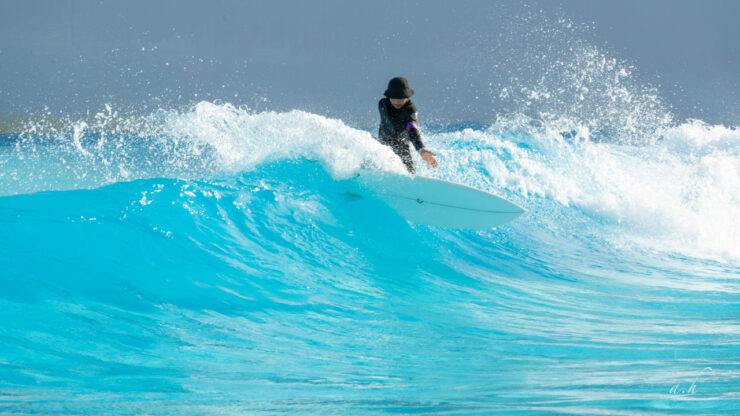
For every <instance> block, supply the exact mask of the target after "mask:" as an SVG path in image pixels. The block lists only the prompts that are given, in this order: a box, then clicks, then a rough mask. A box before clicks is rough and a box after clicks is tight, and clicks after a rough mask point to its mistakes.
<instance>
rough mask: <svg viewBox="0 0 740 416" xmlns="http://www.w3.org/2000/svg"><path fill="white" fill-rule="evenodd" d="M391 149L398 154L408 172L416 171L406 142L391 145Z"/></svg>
mask: <svg viewBox="0 0 740 416" xmlns="http://www.w3.org/2000/svg"><path fill="white" fill-rule="evenodd" d="M393 151H394V152H395V153H396V154H397V155H398V157H400V158H401V161H402V162H403V164H404V165H405V166H406V169H408V171H409V173H416V167H415V166H414V158H413V157H411V149H409V145H408V144H406V143H404V144H399V145H396V146H393Z"/></svg>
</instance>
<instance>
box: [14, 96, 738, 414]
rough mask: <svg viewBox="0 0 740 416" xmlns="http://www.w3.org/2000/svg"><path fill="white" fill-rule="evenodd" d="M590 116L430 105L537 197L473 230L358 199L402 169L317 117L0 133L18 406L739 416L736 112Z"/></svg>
mask: <svg viewBox="0 0 740 416" xmlns="http://www.w3.org/2000/svg"><path fill="white" fill-rule="evenodd" d="M573 120H574V118H567V117H562V118H558V117H550V118H540V119H532V118H528V117H526V116H524V115H521V114H512V115H509V116H503V117H500V118H499V119H498V121H496V122H495V123H493V124H489V125H484V124H480V123H462V124H449V125H433V124H428V125H425V124H424V123H423V120H422V134H423V136H424V139H425V142H426V144H427V147H429V148H431V149H433V151H435V152H436V153H437V156H438V160H439V162H440V168H439V169H437V170H431V169H429V168H427V167H425V166H421V165H420V164H421V163H423V162H421V161H420V160H418V158H417V164H418V165H419V166H420V172H419V173H420V174H422V175H425V176H431V177H435V178H441V179H445V180H449V181H453V182H457V183H462V184H465V185H469V186H473V187H476V188H479V189H483V190H486V191H490V192H493V193H495V194H497V195H500V196H502V197H504V198H506V199H509V200H511V201H512V202H515V203H516V204H518V205H520V206H522V207H524V208H525V209H526V210H527V211H528V212H527V213H526V214H525V215H523V216H522V217H520V218H518V219H517V220H515V221H513V222H511V223H509V224H506V225H504V226H500V227H498V228H495V229H488V230H478V231H467V230H455V229H443V228H435V227H428V226H423V225H418V224H413V223H409V222H407V221H405V220H404V219H403V218H401V217H400V216H399V215H398V214H397V213H395V212H394V211H393V210H391V209H390V208H388V207H386V206H384V205H383V204H382V203H381V202H379V201H377V200H374V199H373V198H372V197H367V198H364V199H359V200H358V199H355V198H347V195H346V184H345V182H343V180H344V179H347V178H350V177H352V175H353V174H354V173H355V172H357V171H358V170H359V169H380V170H385V171H391V172H403V167H402V165H401V163H400V161H399V160H398V159H397V158H396V157H395V156H394V155H393V154H392V153H391V151H390V150H389V149H387V148H385V147H383V146H381V145H379V144H378V143H377V142H376V141H375V140H374V139H373V138H372V131H371V130H370V129H369V128H368V129H367V130H366V129H361V128H356V127H352V126H351V125H350V124H348V123H346V122H344V121H342V120H339V119H331V118H327V117H324V116H320V115H317V114H311V113H307V112H303V111H297V110H296V111H289V112H282V113H278V112H269V111H263V112H256V111H252V110H249V109H247V108H238V107H235V106H233V105H231V104H229V103H223V102H205V101H204V102H200V103H197V104H195V105H193V106H191V107H188V108H183V109H177V110H162V111H159V112H154V113H151V114H147V115H145V116H141V117H124V116H121V115H118V114H117V113H116V111H115V110H114V109H111V108H107V109H105V110H104V111H101V112H100V113H98V114H96V115H94V116H92V117H89V118H87V119H86V120H85V121H82V120H71V121H68V122H66V123H63V124H64V125H62V126H61V127H60V126H58V125H54V126H51V125H44V124H43V123H38V122H34V123H29V125H28V126H27V128H25V130H24V131H23V132H19V133H18V134H8V135H5V136H2V137H0V322H1V324H0V413H3V414H33V413H52V414H163V415H164V414H234V415H241V414H265V415H274V414H341V415H347V414H358V415H383V414H423V415H426V414H428V415H490V414H501V415H541V414H552V415H556V414H584V415H682V414H707V415H717V414H740V306H739V305H740V220H739V218H740V131H738V130H737V129H735V128H732V127H726V126H721V125H707V124H705V123H702V122H701V121H698V120H689V121H685V122H666V123H659V122H658V121H656V120H655V119H648V120H647V121H645V119H644V118H642V119H640V120H641V123H642V124H640V123H630V122H626V121H625V120H626V118H624V117H623V118H621V119H618V120H621V121H620V122H619V123H617V122H616V121H615V119H613V118H609V117H605V116H602V117H601V118H600V119H599V120H600V122H598V123H591V124H589V123H583V122H577V121H573ZM646 126H647V127H648V128H646Z"/></svg>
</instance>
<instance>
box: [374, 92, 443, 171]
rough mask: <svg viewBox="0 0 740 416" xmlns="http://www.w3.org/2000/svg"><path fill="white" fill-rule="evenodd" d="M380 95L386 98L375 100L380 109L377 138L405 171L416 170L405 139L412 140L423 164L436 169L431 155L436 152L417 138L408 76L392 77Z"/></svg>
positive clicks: (418, 135) (418, 136)
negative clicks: (398, 158) (394, 154)
mask: <svg viewBox="0 0 740 416" xmlns="http://www.w3.org/2000/svg"><path fill="white" fill-rule="evenodd" d="M383 95H385V97H386V98H382V99H381V100H380V102H378V109H379V110H380V129H379V132H378V140H379V141H380V142H381V143H383V144H384V145H386V146H390V148H391V149H393V151H394V152H395V153H396V154H397V155H398V157H400V158H401V160H402V161H403V164H404V165H406V169H408V171H409V172H411V173H416V168H415V167H414V159H413V158H412V157H411V150H410V149H409V141H411V143H413V145H414V148H416V150H417V151H418V152H419V154H420V155H421V158H422V159H424V161H425V162H427V165H429V167H431V168H433V169H436V168H437V160H436V159H435V158H434V156H436V155H435V154H434V153H432V152H430V151H429V150H427V149H425V148H424V143H423V142H422V141H421V135H420V134H419V127H418V126H417V125H416V122H417V119H418V113H417V111H416V106H415V105H414V103H412V102H411V100H409V97H411V96H412V95H414V90H412V89H411V88H410V87H409V82H408V80H407V79H406V78H403V77H396V78H393V79H392V80H390V82H389V83H388V88H387V89H386V90H385V93H384V94H383Z"/></svg>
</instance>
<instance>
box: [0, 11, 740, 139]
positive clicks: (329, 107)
mask: <svg viewBox="0 0 740 416" xmlns="http://www.w3.org/2000/svg"><path fill="white" fill-rule="evenodd" d="M739 18H740V2H738V1H731V0H727V1H722V0H714V1H711V2H706V1H693V0H691V1H689V0H643V1H636V0H620V1H603V0H602V1H589V0H573V1H560V2H558V1H525V2H520V1H502V2H493V1H398V0H395V1H393V0H376V1H372V2H370V1H368V2H364V1H363V2H361V1H317V2H309V1H299V0H296V1H260V2H243V1H209V2H203V1H198V2H196V1H183V0H170V1H138V0H137V1H85V0H67V1H60V0H56V1H55V0H48V1H33V0H31V1H28V0H26V1H11V0H5V1H2V2H0V100H1V101H0V114H5V115H13V114H25V113H26V112H28V111H31V112H38V111H41V110H42V109H43V108H45V107H48V109H49V111H53V112H55V113H58V112H62V113H63V114H71V115H73V116H74V115H77V114H82V113H85V112H86V111H92V112H97V111H100V110H101V109H102V108H103V106H104V105H105V104H106V103H107V104H111V105H112V106H113V107H114V108H119V109H123V110H129V109H133V110H136V111H144V112H146V111H152V110H154V109H156V108H160V107H161V108H172V107H179V106H182V105H187V104H188V103H192V102H193V101H199V100H202V99H205V100H214V99H220V100H223V101H228V102H232V103H234V104H237V105H242V104H244V105H248V106H249V107H251V108H254V109H257V110H262V109H271V110H278V111H283V110H289V109H294V108H297V109H302V110H307V111H312V112H315V113H319V114H323V115H327V116H330V117H335V118H341V119H343V120H345V121H347V122H348V123H350V124H355V125H366V124H370V123H373V122H376V119H377V114H376V112H377V109H376V103H377V99H378V98H379V97H380V96H381V94H382V92H383V90H384V88H385V85H386V83H387V81H388V79H389V78H391V77H393V76H397V75H403V76H406V77H407V78H409V80H410V81H411V84H412V87H413V88H414V89H415V90H416V95H415V97H414V100H415V102H416V103H417V105H418V106H419V108H420V110H421V111H422V114H423V115H425V116H426V119H427V120H432V121H445V122H447V121H462V120H478V121H482V122H489V121H492V120H493V119H495V117H496V114H501V113H506V112H509V111H514V110H516V108H515V106H516V104H517V103H514V102H512V101H511V100H509V101H507V100H506V99H502V98H501V97H502V95H501V90H502V88H506V87H509V88H511V87H517V88H518V87H521V86H526V85H528V84H532V85H534V84H536V82H537V79H541V78H542V76H541V74H538V70H539V68H538V65H540V63H539V62H538V61H537V59H539V58H537V59H534V58H533V57H537V56H539V55H537V54H538V53H539V52H537V51H540V52H542V51H547V52H548V58H545V59H555V58H553V57H557V59H568V55H567V48H568V47H569V46H572V44H573V42H585V43H586V44H588V45H593V46H595V47H597V48H598V49H599V50H600V51H602V52H603V53H604V54H605V55H606V56H607V57H608V58H616V59H618V60H619V61H621V62H626V63H627V64H629V65H633V66H634V68H635V71H634V72H633V74H632V76H631V81H632V82H633V83H635V84H636V85H644V86H647V87H651V86H652V87H655V88H657V90H658V94H659V96H660V97H661V98H662V100H663V101H664V102H665V103H666V104H667V105H670V106H671V108H672V111H673V112H674V113H675V114H676V116H677V118H678V119H684V118H701V119H704V120H706V121H709V122H712V123H715V122H723V123H725V124H740V98H739V97H740V94H739V93H740V77H739V76H738V74H740V46H739V45H738V41H739V40H740V25H738V24H737V22H738V21H739ZM533 51H534V52H533ZM542 65H545V63H542Z"/></svg>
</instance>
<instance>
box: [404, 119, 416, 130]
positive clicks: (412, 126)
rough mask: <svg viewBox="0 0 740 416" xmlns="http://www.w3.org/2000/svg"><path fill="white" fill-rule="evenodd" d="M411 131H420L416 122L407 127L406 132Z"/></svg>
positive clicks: (411, 122) (410, 122)
mask: <svg viewBox="0 0 740 416" xmlns="http://www.w3.org/2000/svg"><path fill="white" fill-rule="evenodd" d="M411 129H417V130H418V129H419V128H418V127H416V122H415V121H409V124H407V125H406V131H411Z"/></svg>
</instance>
